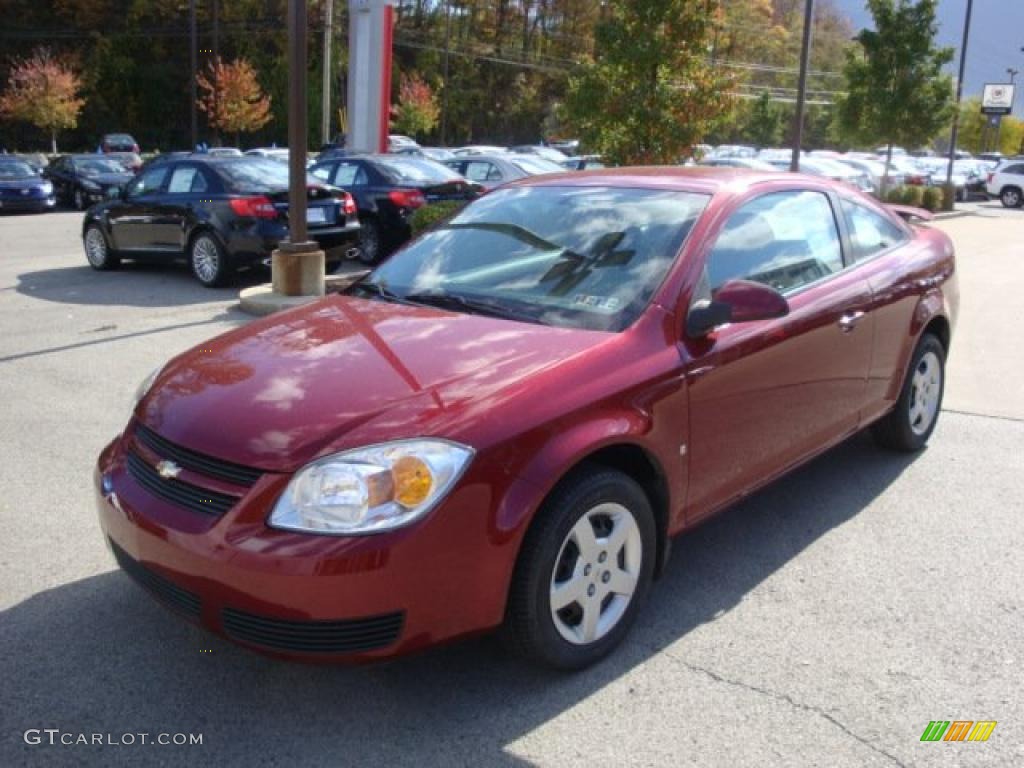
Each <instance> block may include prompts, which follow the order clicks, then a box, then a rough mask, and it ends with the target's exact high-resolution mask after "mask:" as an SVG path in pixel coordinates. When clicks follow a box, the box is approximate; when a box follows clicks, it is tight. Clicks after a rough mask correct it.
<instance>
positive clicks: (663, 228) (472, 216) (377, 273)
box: [353, 187, 709, 331]
mask: <svg viewBox="0 0 1024 768" xmlns="http://www.w3.org/2000/svg"><path fill="white" fill-rule="evenodd" d="M708 199H709V198H708V196H707V195H701V194H695V193H689V192H678V191H665V190H651V189H613V188H607V187H518V188H511V189H504V190H497V191H495V192H492V193H490V194H488V195H487V196H485V197H482V198H480V199H479V200H477V201H475V202H474V203H472V204H470V205H469V206H467V207H466V208H465V209H463V211H462V212H461V213H459V215H458V216H456V217H455V218H454V219H452V220H451V221H449V222H448V223H447V224H445V225H442V226H440V227H437V228H435V229H432V230H430V231H428V232H427V233H426V234H425V235H423V236H422V237H421V238H419V239H418V240H415V241H414V242H413V243H412V244H410V245H409V246H407V247H406V248H405V249H404V250H402V251H400V252H399V253H397V254H395V256H393V257H392V258H391V259H390V260H389V261H386V262H385V263H384V264H382V265H381V266H379V267H378V268H377V269H376V270H374V272H372V273H371V274H370V275H369V277H368V278H367V279H366V280H365V281H364V282H363V283H361V284H357V285H356V286H355V287H354V289H353V290H354V291H357V292H365V293H369V292H371V290H370V289H376V292H377V293H378V294H380V295H390V296H391V298H393V299H394V300H407V301H413V302H421V303H428V304H429V303H436V304H440V303H441V302H440V301H437V299H438V298H439V297H441V298H443V299H448V300H449V301H448V302H447V304H446V305H445V306H448V307H452V308H458V307H453V305H454V303H455V302H452V301H450V299H452V297H455V298H457V299H462V300H464V301H465V302H466V303H465V306H464V307H462V308H463V309H466V311H474V309H478V308H479V307H480V306H482V305H483V304H484V303H486V306H487V307H488V309H489V310H490V311H489V312H488V314H496V315H502V314H504V315H505V316H508V317H512V318H515V319H521V320H529V321H532V322H539V323H544V324H549V325H556V326H562V327H570V328H589V329H596V330H607V331H620V330H622V329H624V328H626V327H627V326H629V325H630V324H631V323H632V322H633V321H634V320H636V318H637V317H638V316H639V315H640V313H641V312H642V311H643V309H644V307H646V306H647V303H648V301H650V299H651V296H652V295H653V294H654V291H655V290H656V289H657V288H658V286H659V285H660V284H661V282H662V280H663V279H664V278H665V275H666V274H667V273H668V270H669V267H670V266H671V264H672V263H673V261H674V260H675V258H676V255H677V254H678V252H679V249H680V247H681V246H682V244H683V241H684V239H685V238H686V236H687V234H688V233H689V232H690V229H691V228H692V227H693V224H694V222H696V220H697V217H698V216H700V214H701V212H702V211H703V210H704V208H705V206H706V205H707V202H708ZM468 302H475V304H476V306H473V307H471V306H469V303H468Z"/></svg>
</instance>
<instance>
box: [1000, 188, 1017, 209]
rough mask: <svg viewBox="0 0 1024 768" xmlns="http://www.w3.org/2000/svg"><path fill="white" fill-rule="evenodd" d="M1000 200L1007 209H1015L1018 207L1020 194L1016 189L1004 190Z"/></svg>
mask: <svg viewBox="0 0 1024 768" xmlns="http://www.w3.org/2000/svg"><path fill="white" fill-rule="evenodd" d="M1001 198H1002V202H1003V205H1005V206H1006V207H1007V208H1016V207H1017V206H1018V205H1020V201H1021V194H1020V192H1018V191H1017V190H1016V189H1004V190H1003V194H1002V195H1001Z"/></svg>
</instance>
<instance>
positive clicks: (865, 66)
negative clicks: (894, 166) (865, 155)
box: [838, 0, 953, 193]
mask: <svg viewBox="0 0 1024 768" xmlns="http://www.w3.org/2000/svg"><path fill="white" fill-rule="evenodd" d="M867 5H868V8H869V9H870V11H871V15H872V17H873V18H874V20H875V29H873V30H871V29H863V30H861V31H860V34H858V35H857V38H856V40H857V43H858V44H859V45H858V46H857V47H856V48H855V49H854V50H851V51H850V52H848V54H847V59H846V65H845V67H844V69H843V74H844V75H845V79H846V95H845V96H843V97H841V98H840V99H839V113H838V128H839V131H840V134H841V135H842V136H843V137H845V138H847V139H849V140H851V141H853V142H855V143H860V144H869V145H870V144H885V145H886V146H887V147H888V151H887V153H886V158H887V160H891V159H892V147H893V145H894V144H900V145H904V146H907V147H915V146H920V145H922V144H925V143H927V142H928V141H930V140H931V138H932V137H933V136H935V134H936V133H937V132H938V131H939V130H940V129H941V128H943V127H944V126H946V125H947V124H948V122H949V119H950V116H951V112H952V87H951V83H950V78H949V76H948V75H945V74H943V72H942V68H943V66H944V65H945V64H947V63H948V62H949V61H951V60H952V58H953V49H952V48H939V47H937V46H936V45H935V33H936V31H937V26H936V23H935V5H936V0H918V1H917V2H913V0H867ZM886 171H887V172H886V176H885V177H883V179H882V187H883V190H882V191H883V193H884V188H885V186H886V183H887V180H888V178H887V177H888V163H886Z"/></svg>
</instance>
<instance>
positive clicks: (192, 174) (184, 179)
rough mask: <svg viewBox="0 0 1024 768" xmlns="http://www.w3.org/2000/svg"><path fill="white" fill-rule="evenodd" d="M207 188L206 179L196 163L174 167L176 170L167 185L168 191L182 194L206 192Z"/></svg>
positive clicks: (173, 193)
mask: <svg viewBox="0 0 1024 768" xmlns="http://www.w3.org/2000/svg"><path fill="white" fill-rule="evenodd" d="M206 188H207V185H206V179H205V178H204V177H203V174H202V173H200V171H199V169H198V168H196V167H195V166H194V165H186V166H182V167H179V168H175V169H174V172H173V173H172V174H171V181H170V183H169V184H168V185H167V192H168V193H169V194H172V195H181V194H189V193H192V192H205V191H206Z"/></svg>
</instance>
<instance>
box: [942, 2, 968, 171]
mask: <svg viewBox="0 0 1024 768" xmlns="http://www.w3.org/2000/svg"><path fill="white" fill-rule="evenodd" d="M973 10H974V0H967V16H966V18H965V19H964V40H963V42H962V43H961V44H960V73H959V74H958V75H957V78H956V103H954V104H953V132H952V134H951V135H950V137H949V164H948V165H947V166H946V186H947V187H948V186H949V185H950V184H952V183H953V161H954V160H956V140H957V133H958V132H959V130H960V97H961V96H963V93H964V70H965V69H966V67H967V41H968V38H969V37H970V34H971V11H973Z"/></svg>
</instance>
